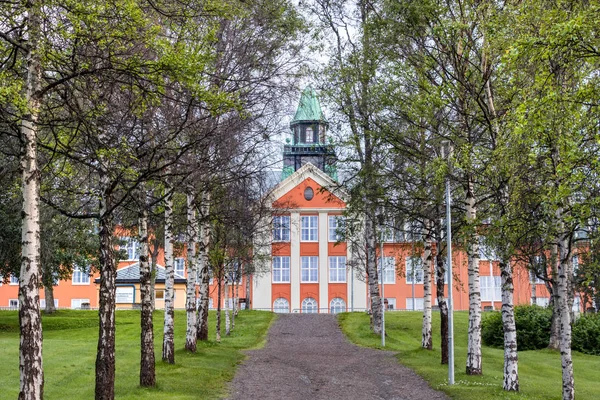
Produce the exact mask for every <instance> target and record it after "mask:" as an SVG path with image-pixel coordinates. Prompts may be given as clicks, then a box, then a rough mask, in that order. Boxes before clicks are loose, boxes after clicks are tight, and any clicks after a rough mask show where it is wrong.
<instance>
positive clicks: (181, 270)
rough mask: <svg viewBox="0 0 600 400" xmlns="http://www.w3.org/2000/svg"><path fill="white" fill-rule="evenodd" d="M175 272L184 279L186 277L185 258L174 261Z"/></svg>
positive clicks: (177, 258)
mask: <svg viewBox="0 0 600 400" xmlns="http://www.w3.org/2000/svg"><path fill="white" fill-rule="evenodd" d="M179 267H181V268H179ZM173 272H174V273H175V274H176V275H179V276H181V277H183V278H184V277H185V259H184V258H183V257H176V258H175V259H174V260H173Z"/></svg>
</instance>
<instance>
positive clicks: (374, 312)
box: [365, 209, 383, 335]
mask: <svg viewBox="0 0 600 400" xmlns="http://www.w3.org/2000/svg"><path fill="white" fill-rule="evenodd" d="M374 221H375V212H372V211H371V210H370V209H369V212H368V213H367V215H366V220H365V240H366V244H367V276H368V284H369V294H370V297H371V330H372V331H373V333H375V334H377V335H381V318H382V315H381V314H382V312H383V310H382V309H381V304H382V303H381V301H382V300H381V297H380V295H379V284H378V281H379V278H378V271H377V253H376V247H377V241H376V238H375V235H376V233H375V222H374ZM382 279H383V277H382Z"/></svg>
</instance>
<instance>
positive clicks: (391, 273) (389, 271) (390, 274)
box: [377, 257, 396, 283]
mask: <svg viewBox="0 0 600 400" xmlns="http://www.w3.org/2000/svg"><path fill="white" fill-rule="evenodd" d="M377 272H378V273H379V283H381V275H383V283H395V282H396V259H395V258H394V257H383V272H382V271H381V257H379V258H378V259H377Z"/></svg>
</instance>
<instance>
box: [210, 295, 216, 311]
mask: <svg viewBox="0 0 600 400" xmlns="http://www.w3.org/2000/svg"><path fill="white" fill-rule="evenodd" d="M213 308H215V307H214V305H213V299H212V297H209V298H208V309H209V310H212V309H213Z"/></svg>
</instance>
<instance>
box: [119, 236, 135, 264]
mask: <svg viewBox="0 0 600 400" xmlns="http://www.w3.org/2000/svg"><path fill="white" fill-rule="evenodd" d="M121 243H123V244H122V245H121V246H120V247H119V248H120V250H121V252H122V253H124V254H123V257H125V260H137V259H138V258H140V244H139V243H138V241H137V240H136V239H134V238H132V237H130V236H124V237H121Z"/></svg>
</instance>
